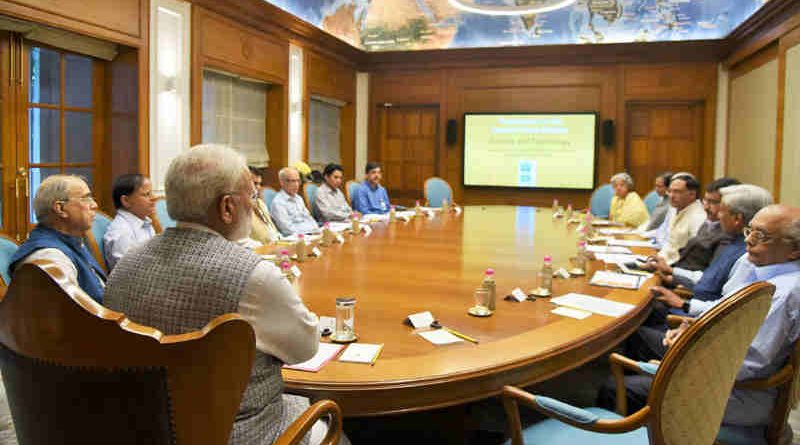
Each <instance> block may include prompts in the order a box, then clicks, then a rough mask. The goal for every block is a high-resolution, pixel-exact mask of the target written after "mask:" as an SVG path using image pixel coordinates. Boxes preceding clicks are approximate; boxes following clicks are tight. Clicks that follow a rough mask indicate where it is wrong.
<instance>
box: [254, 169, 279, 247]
mask: <svg viewBox="0 0 800 445" xmlns="http://www.w3.org/2000/svg"><path fill="white" fill-rule="evenodd" d="M250 177H251V178H252V180H253V186H254V187H255V189H256V197H255V201H253V223H252V227H251V228H250V239H252V240H255V241H256V242H257V243H261V244H270V243H274V242H276V241H278V238H280V235H281V234H280V232H278V228H277V227H276V226H275V223H274V222H273V221H272V216H271V215H270V214H269V210H268V209H267V203H265V202H264V199H262V195H261V192H262V191H263V190H264V187H263V186H262V184H261V183H262V181H263V179H262V177H261V172H259V170H258V169H257V168H256V167H250Z"/></svg>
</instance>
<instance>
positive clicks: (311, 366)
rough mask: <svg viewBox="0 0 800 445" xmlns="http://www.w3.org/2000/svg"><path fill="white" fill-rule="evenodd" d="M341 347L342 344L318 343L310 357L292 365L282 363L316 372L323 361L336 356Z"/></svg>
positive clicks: (293, 367) (289, 367)
mask: <svg viewBox="0 0 800 445" xmlns="http://www.w3.org/2000/svg"><path fill="white" fill-rule="evenodd" d="M343 348H344V345H337V344H334V343H320V344H319V349H317V353H316V354H314V356H313V357H311V359H309V360H306V361H304V362H303V363H297V364H294V365H283V367H284V368H286V369H294V370H297V371H308V372H317V371H319V370H320V368H322V366H323V365H324V364H325V363H328V362H329V361H330V360H331V359H332V358H334V357H336V355H337V354H339V351H341V350H342V349H343Z"/></svg>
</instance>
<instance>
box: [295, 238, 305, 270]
mask: <svg viewBox="0 0 800 445" xmlns="http://www.w3.org/2000/svg"><path fill="white" fill-rule="evenodd" d="M295 254H296V255H297V261H298V262H300V263H302V262H303V261H305V260H306V236H305V235H303V234H302V233H301V234H299V235H297V243H295Z"/></svg>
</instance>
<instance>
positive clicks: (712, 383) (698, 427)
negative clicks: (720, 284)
mask: <svg viewBox="0 0 800 445" xmlns="http://www.w3.org/2000/svg"><path fill="white" fill-rule="evenodd" d="M774 291H775V287H774V286H773V285H771V284H769V283H766V282H758V283H753V284H751V285H749V286H747V287H745V288H744V289H742V290H740V291H738V292H736V293H735V294H734V295H732V296H730V297H728V298H727V299H725V301H723V302H722V303H720V304H718V305H717V306H715V307H714V308H712V309H711V310H709V311H708V312H706V313H705V314H704V315H703V316H702V317H700V318H698V319H697V320H696V321H695V322H694V324H692V326H690V327H689V328H688V329H687V330H686V332H684V333H683V335H681V336H680V337H679V338H678V340H677V341H676V342H675V344H673V345H672V347H670V349H669V351H667V355H666V356H665V357H664V360H663V361H662V362H661V365H660V366H659V367H658V372H657V373H656V376H655V379H654V380H653V385H652V387H651V389H650V394H649V396H648V401H647V403H648V405H649V406H650V409H651V410H652V411H651V412H652V417H651V420H650V423H649V435H650V440H651V443H654V444H662V443H664V444H676V443H680V444H687V445H693V444H697V445H700V444H704V445H705V444H710V443H714V439H715V437H716V436H717V433H718V432H719V426H720V424H721V423H722V417H723V415H724V413H725V406H726V405H727V403H728V398H729V396H730V393H731V390H732V389H733V384H734V381H735V379H736V374H737V373H738V371H739V368H741V366H742V362H743V361H744V357H745V354H746V353H747V349H748V347H749V346H750V343H752V341H753V338H754V337H755V335H756V333H757V332H758V330H759V328H760V327H761V324H762V323H763V322H764V317H765V316H766V314H767V311H768V310H769V307H770V304H771V302H772V298H771V297H772V294H773V292H774Z"/></svg>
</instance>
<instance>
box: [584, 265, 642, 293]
mask: <svg viewBox="0 0 800 445" xmlns="http://www.w3.org/2000/svg"><path fill="white" fill-rule="evenodd" d="M644 281H645V279H644V277H642V276H640V275H628V274H624V273H617V272H609V271H606V270H598V271H597V272H595V273H594V275H593V276H592V279H591V280H589V284H593V285H595V286H604V287H617V288H621V289H634V290H635V289H639V286H641V285H642V282H644Z"/></svg>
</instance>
